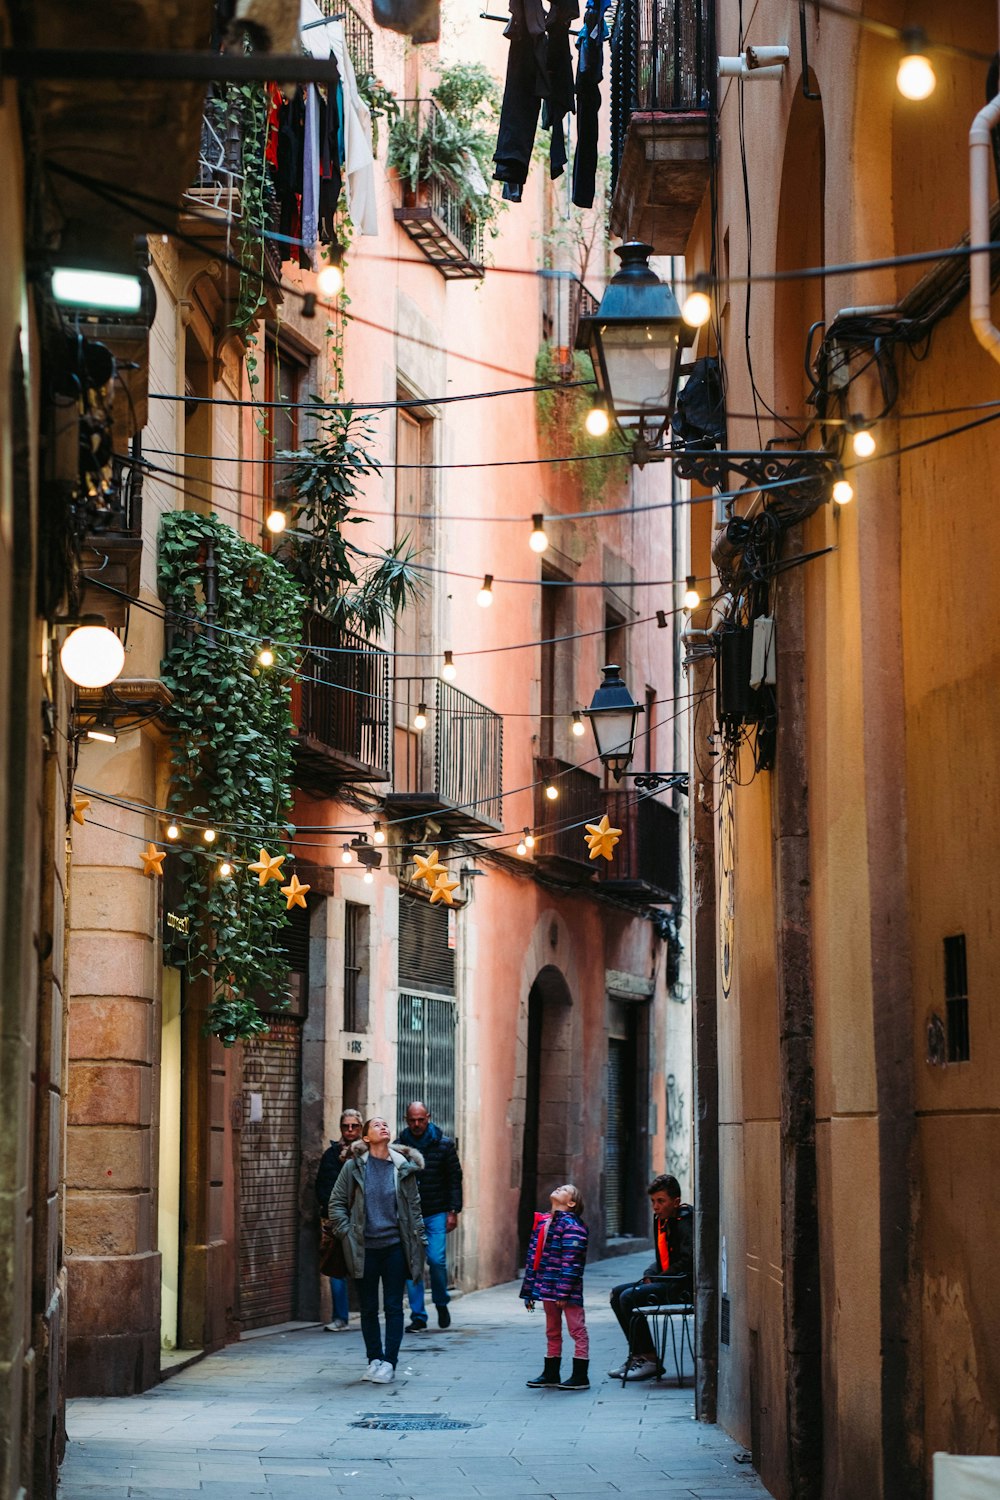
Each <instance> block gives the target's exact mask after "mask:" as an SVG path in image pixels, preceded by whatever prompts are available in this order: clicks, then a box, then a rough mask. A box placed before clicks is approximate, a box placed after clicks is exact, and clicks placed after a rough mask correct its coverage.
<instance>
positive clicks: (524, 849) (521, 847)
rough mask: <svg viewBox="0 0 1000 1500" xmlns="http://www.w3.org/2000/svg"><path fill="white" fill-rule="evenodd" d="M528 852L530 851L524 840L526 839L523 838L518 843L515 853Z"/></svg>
mask: <svg viewBox="0 0 1000 1500" xmlns="http://www.w3.org/2000/svg"><path fill="white" fill-rule="evenodd" d="M527 852H528V846H527V844H526V843H525V842H524V839H521V840H520V841H519V843H518V846H517V849H516V851H515V853H517V854H527Z"/></svg>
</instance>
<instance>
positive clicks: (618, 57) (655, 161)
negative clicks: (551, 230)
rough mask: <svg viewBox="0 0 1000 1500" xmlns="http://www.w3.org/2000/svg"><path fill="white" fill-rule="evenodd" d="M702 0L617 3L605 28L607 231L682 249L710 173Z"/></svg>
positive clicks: (709, 66) (676, 251) (669, 251)
mask: <svg viewBox="0 0 1000 1500" xmlns="http://www.w3.org/2000/svg"><path fill="white" fill-rule="evenodd" d="M714 50H715V42H714V38H713V37H712V35H711V33H710V30H709V26H708V19H707V14H706V0H621V3H620V4H619V6H618V10H617V12H616V14H615V21H614V26H613V27H612V31H611V167H612V182H613V197H612V203H611V228H612V231H613V232H614V233H615V234H618V235H621V237H622V238H623V239H633V240H634V239H638V240H646V241H647V242H648V243H649V244H651V245H652V246H653V247H654V249H655V251H656V253H657V255H684V254H685V253H686V251H687V244H688V240H689V238H690V235H691V230H692V228H693V225H694V221H695V218H696V216H697V213H698V210H699V208H700V206H701V203H702V200H703V198H704V195H705V189H706V187H707V186H708V180H709V174H710V170H711V168H710V156H711V132H712V130H713V129H714V123H713V113H712V108H711V100H712V92H711V78H712V74H713V69H714V66H715V58H714Z"/></svg>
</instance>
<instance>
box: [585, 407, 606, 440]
mask: <svg viewBox="0 0 1000 1500" xmlns="http://www.w3.org/2000/svg"><path fill="white" fill-rule="evenodd" d="M583 425H584V427H586V429H587V431H588V432H589V433H590V436H591V437H603V436H604V434H605V433H606V432H607V431H608V428H609V427H610V426H611V418H610V417H609V416H608V409H607V407H606V406H605V405H604V404H603V402H601V401H595V402H594V404H593V406H592V407H591V408H590V410H589V411H588V413H587V415H586V417H585V418H584V423H583Z"/></svg>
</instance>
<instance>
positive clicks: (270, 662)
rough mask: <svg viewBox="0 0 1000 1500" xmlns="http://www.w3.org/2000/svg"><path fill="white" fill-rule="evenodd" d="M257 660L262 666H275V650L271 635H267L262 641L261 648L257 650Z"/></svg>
mask: <svg viewBox="0 0 1000 1500" xmlns="http://www.w3.org/2000/svg"><path fill="white" fill-rule="evenodd" d="M257 660H258V661H259V662H260V665H261V666H262V667H273V666H274V651H273V649H272V647H271V638H270V636H265V637H264V639H263V641H262V642H261V646H260V650H259V651H258V652H257Z"/></svg>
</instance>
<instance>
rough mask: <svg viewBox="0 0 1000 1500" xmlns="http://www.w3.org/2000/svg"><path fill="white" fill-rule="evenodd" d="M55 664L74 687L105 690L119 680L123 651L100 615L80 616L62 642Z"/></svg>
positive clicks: (122, 664)
mask: <svg viewBox="0 0 1000 1500" xmlns="http://www.w3.org/2000/svg"><path fill="white" fill-rule="evenodd" d="M59 662H60V665H61V666H62V669H63V671H64V672H65V673H66V676H67V677H68V678H69V680H70V682H75V683H76V685H77V687H85V688H100V687H107V686H108V683H110V682H114V680H115V678H116V677H120V676H121V671H122V668H123V667H124V665H125V647H124V646H123V645H122V643H121V641H120V640H119V639H118V637H117V636H116V635H115V633H114V631H113V630H109V629H108V627H107V625H106V624H105V623H104V619H103V617H102V616H101V615H84V617H83V619H82V620H81V621H80V624H79V625H78V626H77V627H76V629H75V630H71V631H70V633H69V635H68V636H67V637H66V639H65V640H64V641H63V644H62V650H61V651H60V652H59Z"/></svg>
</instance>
